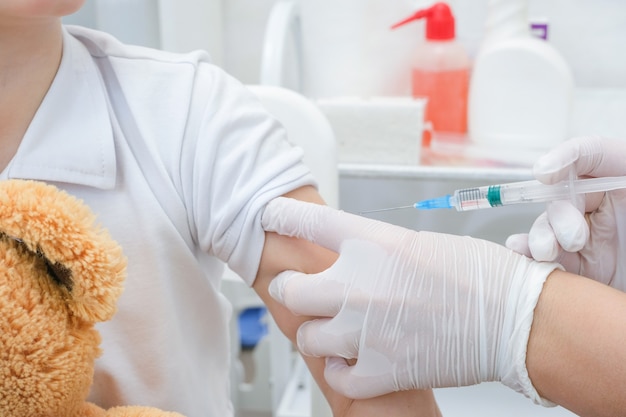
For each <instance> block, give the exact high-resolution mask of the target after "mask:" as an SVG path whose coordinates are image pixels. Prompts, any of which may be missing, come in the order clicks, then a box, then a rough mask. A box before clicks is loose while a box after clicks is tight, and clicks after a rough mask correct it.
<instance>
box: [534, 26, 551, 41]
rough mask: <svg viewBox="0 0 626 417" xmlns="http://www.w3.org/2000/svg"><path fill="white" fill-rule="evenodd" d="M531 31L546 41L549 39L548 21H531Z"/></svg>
mask: <svg viewBox="0 0 626 417" xmlns="http://www.w3.org/2000/svg"><path fill="white" fill-rule="evenodd" d="M530 31H531V33H532V34H533V35H534V36H536V37H538V38H541V39H543V40H544V41H547V40H548V24H547V23H531V24H530Z"/></svg>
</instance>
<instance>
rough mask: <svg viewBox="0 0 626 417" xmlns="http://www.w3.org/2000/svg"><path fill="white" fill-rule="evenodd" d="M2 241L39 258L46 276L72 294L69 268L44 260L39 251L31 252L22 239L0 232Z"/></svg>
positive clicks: (72, 284)
mask: <svg viewBox="0 0 626 417" xmlns="http://www.w3.org/2000/svg"><path fill="white" fill-rule="evenodd" d="M4 239H6V240H10V241H13V242H15V243H17V245H18V246H20V247H21V248H22V249H23V250H25V251H27V252H29V253H31V254H33V255H35V256H37V257H38V258H40V259H41V260H42V261H43V262H44V263H45V264H46V271H47V272H48V275H50V278H52V279H53V280H54V282H56V283H57V284H58V285H60V286H62V287H64V288H65V289H66V290H68V291H69V292H72V288H73V287H74V282H73V281H72V271H71V270H70V269H69V268H67V267H66V266H64V265H62V264H60V263H58V262H56V263H52V262H51V261H50V260H49V259H48V258H46V255H45V254H44V253H43V251H42V250H40V249H37V251H36V252H33V251H32V250H30V249H29V247H28V246H27V245H26V243H25V242H24V241H23V240H22V239H20V238H17V237H13V236H9V235H7V234H6V233H4V232H0V240H4Z"/></svg>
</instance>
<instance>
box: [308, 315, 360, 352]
mask: <svg viewBox="0 0 626 417" xmlns="http://www.w3.org/2000/svg"><path fill="white" fill-rule="evenodd" d="M360 335H361V329H360V328H354V327H353V326H352V328H344V327H343V325H342V324H340V323H339V324H338V323H336V322H335V319H316V320H311V321H307V322H305V323H303V324H302V325H300V327H299V328H298V333H297V336H296V338H297V342H298V350H299V351H300V352H301V353H302V354H304V355H308V356H316V357H328V356H338V357H342V358H345V359H354V358H356V357H357V356H358V353H359V338H360Z"/></svg>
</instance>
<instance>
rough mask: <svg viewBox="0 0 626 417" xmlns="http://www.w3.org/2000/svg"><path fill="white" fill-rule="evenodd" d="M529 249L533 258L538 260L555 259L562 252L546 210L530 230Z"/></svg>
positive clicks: (549, 260)
mask: <svg viewBox="0 0 626 417" xmlns="http://www.w3.org/2000/svg"><path fill="white" fill-rule="evenodd" d="M528 249H529V250H530V253H531V256H532V258H533V259H536V260H538V261H548V262H551V261H554V260H555V259H557V258H558V257H559V255H560V253H561V248H560V246H559V242H558V240H557V238H556V236H555V234H554V230H552V226H551V225H550V222H549V221H548V214H547V213H546V212H543V213H541V214H540V215H539V217H537V219H535V222H534V223H533V225H532V226H531V228H530V232H528Z"/></svg>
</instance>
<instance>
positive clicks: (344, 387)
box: [324, 357, 391, 400]
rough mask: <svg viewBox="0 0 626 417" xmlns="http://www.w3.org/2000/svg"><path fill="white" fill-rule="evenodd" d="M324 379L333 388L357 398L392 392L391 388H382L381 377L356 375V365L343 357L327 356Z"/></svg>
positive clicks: (346, 395) (344, 394)
mask: <svg viewBox="0 0 626 417" xmlns="http://www.w3.org/2000/svg"><path fill="white" fill-rule="evenodd" d="M324 379H326V382H328V385H330V387H331V388H332V389H334V390H335V391H337V392H338V393H340V394H342V395H343V396H345V397H348V398H352V399H355V400H358V399H364V398H372V397H376V396H378V395H382V394H385V393H387V392H391V390H385V389H383V388H381V386H382V385H381V381H380V379H378V380H373V378H371V377H360V376H357V375H355V374H354V366H350V365H349V364H348V363H347V362H346V360H345V359H343V358H337V357H329V358H326V367H325V368H324Z"/></svg>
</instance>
